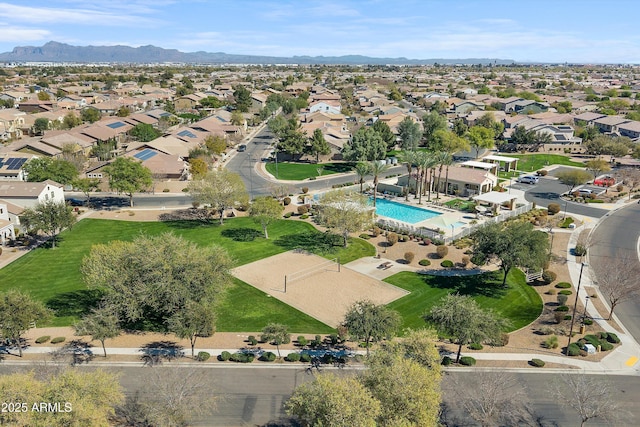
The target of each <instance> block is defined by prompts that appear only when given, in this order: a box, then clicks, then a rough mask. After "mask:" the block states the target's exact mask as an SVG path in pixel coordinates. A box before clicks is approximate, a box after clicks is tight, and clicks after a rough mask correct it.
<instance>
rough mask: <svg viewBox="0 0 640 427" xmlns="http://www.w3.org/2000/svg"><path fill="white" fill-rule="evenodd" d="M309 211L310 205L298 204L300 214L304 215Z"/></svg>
mask: <svg viewBox="0 0 640 427" xmlns="http://www.w3.org/2000/svg"><path fill="white" fill-rule="evenodd" d="M308 212H309V206H308V205H300V206H298V215H304V214H306V213H308Z"/></svg>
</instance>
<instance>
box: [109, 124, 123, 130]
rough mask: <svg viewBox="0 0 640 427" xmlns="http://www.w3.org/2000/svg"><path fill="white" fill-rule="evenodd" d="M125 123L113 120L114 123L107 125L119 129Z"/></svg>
mask: <svg viewBox="0 0 640 427" xmlns="http://www.w3.org/2000/svg"><path fill="white" fill-rule="evenodd" d="M124 125H125V124H124V123H122V122H113V123H109V124H108V125H107V127H109V128H111V129H118V128H121V127H122V126H124Z"/></svg>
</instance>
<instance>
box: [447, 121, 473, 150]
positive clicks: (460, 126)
mask: <svg viewBox="0 0 640 427" xmlns="http://www.w3.org/2000/svg"><path fill="white" fill-rule="evenodd" d="M452 130H453V133H455V134H456V135H458V136H465V135H466V133H467V131H468V130H469V126H467V125H466V123H465V122H464V120H463V119H455V120H454V121H453V129H452ZM476 157H477V156H476Z"/></svg>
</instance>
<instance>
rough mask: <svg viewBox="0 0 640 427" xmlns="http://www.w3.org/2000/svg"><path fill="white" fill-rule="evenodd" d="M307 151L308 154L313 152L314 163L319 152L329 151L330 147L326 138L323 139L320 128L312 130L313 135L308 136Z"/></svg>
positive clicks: (325, 152) (317, 158) (323, 153)
mask: <svg viewBox="0 0 640 427" xmlns="http://www.w3.org/2000/svg"><path fill="white" fill-rule="evenodd" d="M307 151H308V152H309V154H313V155H315V156H316V163H318V161H319V156H320V154H322V155H327V154H329V153H331V147H330V146H329V143H328V142H327V140H326V139H324V134H323V133H322V130H320V129H316V130H314V131H313V135H312V136H311V138H309V145H308V146H307Z"/></svg>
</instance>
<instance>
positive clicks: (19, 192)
mask: <svg viewBox="0 0 640 427" xmlns="http://www.w3.org/2000/svg"><path fill="white" fill-rule="evenodd" d="M0 199H2V200H4V201H7V202H10V203H13V204H15V205H18V206H21V207H23V208H32V207H34V206H35V205H37V204H39V203H46V202H49V201H54V202H56V203H64V187H63V186H62V185H61V184H58V183H57V182H55V181H51V180H46V181H43V182H26V181H6V182H0Z"/></svg>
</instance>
